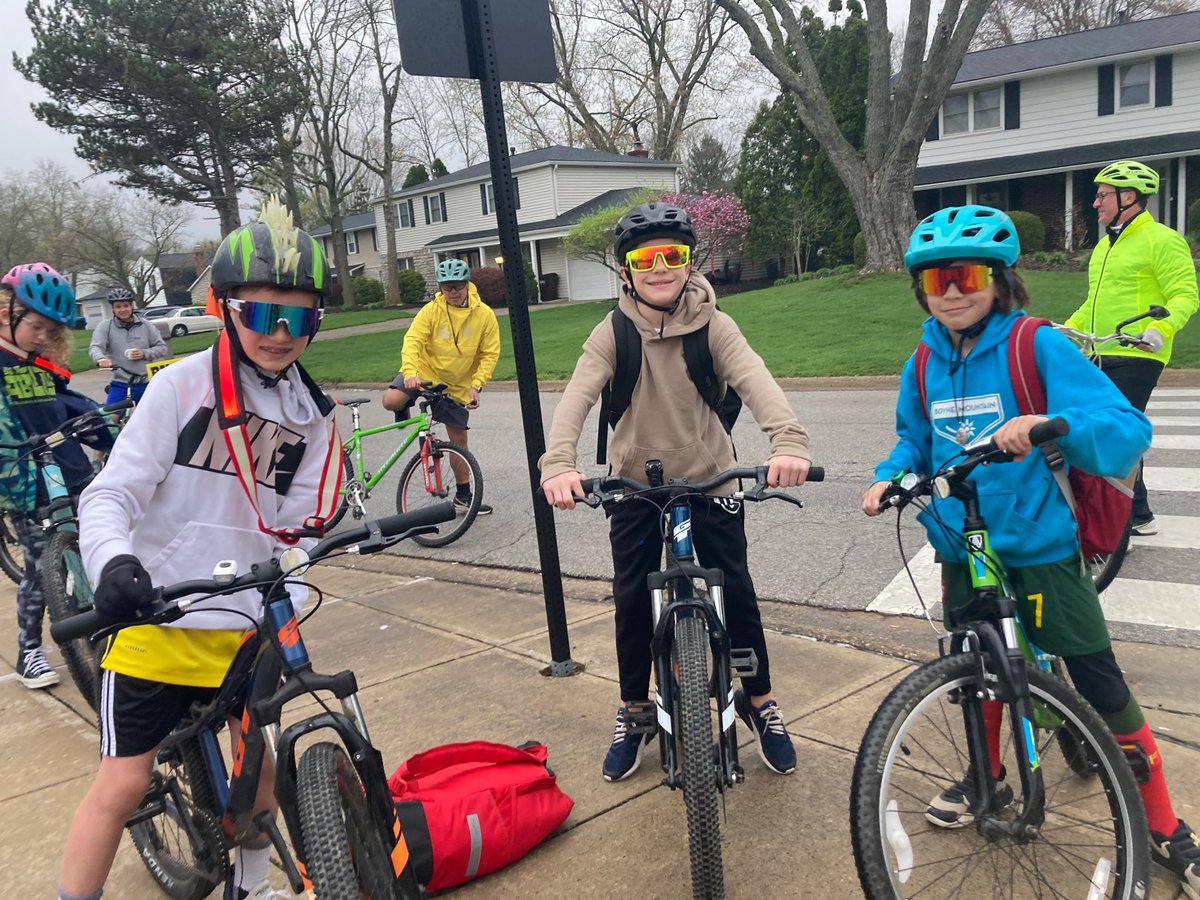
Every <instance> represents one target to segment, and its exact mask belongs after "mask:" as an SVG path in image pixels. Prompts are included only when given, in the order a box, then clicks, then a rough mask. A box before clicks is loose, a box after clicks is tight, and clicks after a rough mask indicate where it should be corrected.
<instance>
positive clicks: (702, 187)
mask: <svg viewBox="0 0 1200 900" xmlns="http://www.w3.org/2000/svg"><path fill="white" fill-rule="evenodd" d="M732 178H733V160H732V159H730V157H729V151H728V150H726V149H725V145H724V144H722V143H721V142H720V141H719V140H717V139H716V138H715V137H713V136H712V135H711V134H705V135H701V136H700V137H699V138H697V139H696V140H694V141H692V142H691V143H690V144H689V145H688V149H687V158H686V162H685V163H684V167H683V191H684V193H687V194H702V193H704V192H705V191H708V192H709V193H713V194H715V193H720V192H723V191H728V190H729V183H730V181H731V180H732Z"/></svg>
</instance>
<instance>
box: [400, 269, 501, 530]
mask: <svg viewBox="0 0 1200 900" xmlns="http://www.w3.org/2000/svg"><path fill="white" fill-rule="evenodd" d="M436 274H437V283H438V291H437V294H436V295H435V296H434V298H433V299H432V300H430V301H429V302H428V303H426V304H425V305H424V306H423V307H421V311H420V312H418V313H417V314H416V315H415V316H414V317H413V320H412V324H411V325H409V326H408V331H406V332H405V333H404V350H403V352H402V354H401V358H400V359H401V362H400V372H399V374H397V375H396V377H395V378H394V379H393V380H392V383H391V384H390V385H389V386H388V389H387V390H386V391H385V392H384V394H383V406H384V408H385V409H390V410H392V411H393V412H394V413H396V420H397V421H401V420H403V419H406V418H408V416H409V412H408V410H409V407H410V406H411V405H412V402H413V400H414V399H415V398H416V397H417V395H418V393H419V391H420V387H421V382H422V381H432V382H433V383H434V384H445V385H446V394H447V395H448V396H449V397H450V398H451V399H452V400H454V401H455V402H453V403H449V402H446V401H445V400H439V401H437V402H435V403H434V404H433V406H432V407H431V409H430V411H431V413H432V414H433V417H434V419H436V420H437V421H439V422H441V423H442V424H444V425H445V426H446V435H447V436H448V437H449V438H450V440H451V441H452V442H453V443H455V444H458V445H459V446H461V447H466V446H467V432H468V430H469V426H468V424H467V422H468V421H469V420H470V417H471V412H470V411H471V410H474V409H478V408H479V402H480V395H481V394H482V393H483V387H484V385H486V384H487V383H488V380H489V379H490V378H491V377H492V372H493V370H494V369H495V368H496V360H498V359H499V358H500V326H499V325H497V323H496V314H495V313H494V312H492V308H491V307H490V306H488V305H487V304H486V303H484V302H483V300H482V299H480V297H479V291H478V290H476V288H475V285H474V284H472V283H471V270H470V268H469V267H468V266H467V264H466V263H465V262H463V261H462V260H461V259H443V260H442V261H441V262H440V263H438V265H437V272H436ZM450 465H451V467H452V468H453V469H454V478H455V481H456V482H457V486H456V487H455V494H454V507H455V509H457V510H458V511H459V512H460V513H465V512H466V511H467V510H469V509H470V508H471V501H472V499H473V498H472V497H471V483H470V480H469V478H470V472H469V471H468V469H467V465H466V463H465V462H463V461H462V460H461V459H459V458H458V457H457V456H455V457H452V458H451V460H450ZM491 511H492V508H491V506H489V505H488V504H486V503H484V502H482V498H481V499H480V503H479V512H478V513H477V515H480V516H486V515H488V514H490V513H491Z"/></svg>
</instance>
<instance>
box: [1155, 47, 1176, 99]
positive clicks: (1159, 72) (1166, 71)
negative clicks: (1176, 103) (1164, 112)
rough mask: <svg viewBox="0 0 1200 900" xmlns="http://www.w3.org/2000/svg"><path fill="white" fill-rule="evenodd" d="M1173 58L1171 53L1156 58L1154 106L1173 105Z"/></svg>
mask: <svg viewBox="0 0 1200 900" xmlns="http://www.w3.org/2000/svg"><path fill="white" fill-rule="evenodd" d="M1172 60H1173V57H1172V56H1171V54H1170V53H1167V54H1164V55H1163V56H1156V57H1154V105H1155V106H1170V105H1171V69H1172Z"/></svg>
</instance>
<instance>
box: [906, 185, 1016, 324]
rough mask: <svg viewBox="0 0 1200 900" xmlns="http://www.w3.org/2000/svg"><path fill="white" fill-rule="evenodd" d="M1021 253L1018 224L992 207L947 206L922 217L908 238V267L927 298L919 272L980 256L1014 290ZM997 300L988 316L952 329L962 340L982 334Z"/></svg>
mask: <svg viewBox="0 0 1200 900" xmlns="http://www.w3.org/2000/svg"><path fill="white" fill-rule="evenodd" d="M1020 255H1021V242H1020V239H1019V238H1018V237H1017V226H1016V225H1014V224H1013V221H1012V219H1010V218H1009V217H1008V214H1007V213H1004V212H1002V211H1000V210H998V209H994V208H992V207H990V206H978V205H975V204H969V205H967V206H947V207H946V208H945V209H939V210H938V211H937V212H935V213H933V214H932V215H929V216H926V217H925V218H924V219H922V220H921V221H920V222H919V223H918V224H917V227H916V228H915V229H913V233H912V237H910V238H909V241H908V252H906V253H905V254H904V267H905V268H906V269H908V271H909V273H910V274H911V275H912V276H913V290H915V291H916V292H917V294H918V297H919V298H921V299H923V298H924V293H923V292H922V291H921V287H920V283H919V279H918V277H917V273H918V272H920V271H921V269H927V268H931V267H933V266H936V265H937V264H939V263H944V262H949V261H951V260H955V259H978V260H983V261H984V262H990V263H991V264H992V274H993V277H996V276H999V277H1000V278H1002V279H1003V280H1004V283H1005V284H1006V285H1007V286H1008V289H1009V292H1010V293H1012V292H1013V291H1014V290H1015V288H1016V280H1015V279H1014V277H1013V274H1012V272H1011V271H1010V270H1011V268H1012V266H1013V265H1014V264H1015V263H1016V261H1017V257H1018V256H1020ZM995 308H996V307H995V303H994V302H993V304H992V308H991V309H990V310H988V313H987V315H985V316H984V317H983V318H981V319H980V320H979V321H978V322H976V323H974V324H973V325H970V326H969V327H967V328H962V329H952V330H953V331H954V333H955V334H957V335H958V336H959V338H960V340H962V339H970V338H975V337H978V336H979V335H980V334H982V333H983V330H984V328H986V327H987V323H988V321H989V320H990V319H991V317H992V313H993V312H995Z"/></svg>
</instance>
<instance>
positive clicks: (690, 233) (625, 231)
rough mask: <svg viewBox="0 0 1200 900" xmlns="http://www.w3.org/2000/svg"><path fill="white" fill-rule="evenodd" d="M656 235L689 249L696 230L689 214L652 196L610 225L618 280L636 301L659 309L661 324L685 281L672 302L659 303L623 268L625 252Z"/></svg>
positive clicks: (678, 298)
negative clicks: (619, 278) (650, 297)
mask: <svg viewBox="0 0 1200 900" xmlns="http://www.w3.org/2000/svg"><path fill="white" fill-rule="evenodd" d="M657 237H662V238H670V239H672V240H676V241H678V242H679V243H681V244H687V246H688V247H689V249H691V250H695V249H696V231H695V229H694V228H692V222H691V219H689V218H688V214H687V212H686V211H685V210H683V209H680V208H679V207H678V206H675V205H673V204H671V203H665V202H663V201H660V200H652V201H650V202H649V203H643V204H642V205H641V206H635V207H634V208H633V209H631V210H629V211H628V212H627V213H625V215H623V216H621V219H620V221H618V222H617V225H616V227H615V228H614V229H613V254H614V255H615V256H616V258H617V266H618V267H619V269H620V271H621V280H622V281H623V282H624V284H625V288H626V290H628V291H629V295H630V296H631V297H633V299H634V300H635V301H637V302H638V303H643V304H645V305H646V306H648V307H650V308H651V309H653V310H655V311H656V312H660V313H662V314H663V324H665V323H666V318H667V316H669V315H671V313H673V312H675V310H677V309H678V308H679V304H680V302H681V301H682V300H683V295H684V294H685V293H686V292H687V283H686V282H685V283H684V285H683V288H682V289H681V290H680V291H679V294H678V295H677V296H676V297H675V300H674V301H673V302H671V303H669V304H667V305H666V306H662V305H659V304H657V303H651V302H650V301H649V300H647V299H646V298H645V297H643V296H642V295H641V294H639V293H638V292H637V290H636V289H635V288H634V286H633V278H632V277H631V276H630V275H629V274H628V272H627V270H626V268H625V254H627V253H628V252H629V251H630V250H632V249H633V248H634V247H635V246H636V245H638V244H640V243H642V241H645V240H648V239H649V238H657ZM659 334H660V335H661V334H662V325H660V326H659Z"/></svg>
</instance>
